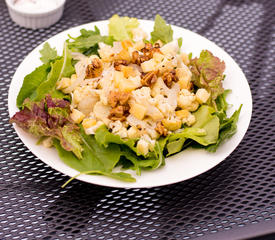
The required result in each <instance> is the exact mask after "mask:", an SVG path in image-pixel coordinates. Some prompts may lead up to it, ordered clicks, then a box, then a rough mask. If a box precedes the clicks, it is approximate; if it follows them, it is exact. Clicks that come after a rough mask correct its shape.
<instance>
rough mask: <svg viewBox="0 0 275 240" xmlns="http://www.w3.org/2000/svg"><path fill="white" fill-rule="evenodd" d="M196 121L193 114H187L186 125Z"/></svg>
mask: <svg viewBox="0 0 275 240" xmlns="http://www.w3.org/2000/svg"><path fill="white" fill-rule="evenodd" d="M195 122H196V118H195V116H194V115H193V114H191V113H190V114H189V116H188V117H187V119H186V124H187V126H189V127H190V126H192V125H193V124H194V123H195Z"/></svg>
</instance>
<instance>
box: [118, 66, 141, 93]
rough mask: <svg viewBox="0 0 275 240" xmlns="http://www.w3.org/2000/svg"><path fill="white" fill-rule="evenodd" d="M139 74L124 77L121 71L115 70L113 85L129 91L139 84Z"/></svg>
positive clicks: (123, 90)
mask: <svg viewBox="0 0 275 240" xmlns="http://www.w3.org/2000/svg"><path fill="white" fill-rule="evenodd" d="M140 81H141V79H140V76H135V77H132V76H130V77H129V78H125V77H124V74H123V72H120V71H115V73H114V86H115V87H116V88H118V89H119V90H120V91H122V92H131V91H133V90H134V89H136V88H138V87H140V86H141V83H140Z"/></svg>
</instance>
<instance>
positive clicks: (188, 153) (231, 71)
mask: <svg viewBox="0 0 275 240" xmlns="http://www.w3.org/2000/svg"><path fill="white" fill-rule="evenodd" d="M95 25H96V26H97V27H98V28H99V29H100V31H101V34H103V35H107V34H108V21H100V22H93V23H89V24H85V25H81V26H78V27H75V28H72V29H69V30H66V31H64V32H61V33H59V34H57V35H55V36H54V37H52V38H50V39H49V40H48V41H47V42H49V44H50V45H51V46H52V47H56V49H57V50H58V53H59V54H60V55H61V54H62V48H63V43H64V41H65V40H66V39H67V38H68V34H70V35H71V36H78V35H79V34H80V33H79V30H80V29H82V28H86V29H94V26H95ZM153 25H154V22H153V21H146V20H140V26H141V27H142V28H143V29H144V30H145V31H147V33H148V34H149V33H150V32H151V31H152V29H153ZM172 28H173V30H174V39H176V38H179V37H182V38H183V42H182V50H183V51H184V52H186V53H189V52H192V53H193V56H199V54H200V52H201V50H203V49H208V50H210V51H211V52H212V53H213V54H214V55H215V56H218V57H219V58H220V59H222V60H223V61H224V62H225V63H226V70H225V74H226V78H225V81H224V88H225V89H227V88H229V89H232V93H231V94H230V96H229V97H228V102H229V103H231V104H233V107H232V108H231V109H230V110H229V112H228V114H231V113H232V112H233V111H234V110H236V109H237V108H238V107H239V106H240V104H243V108H242V111H241V114H240V117H239V121H238V131H237V133H236V134H235V135H234V136H233V137H232V138H230V139H229V140H227V141H226V142H224V143H223V144H222V145H221V146H220V147H219V148H218V150H217V152H215V153H208V152H206V151H205V150H202V149H186V150H184V151H182V152H180V153H178V154H176V155H174V156H171V157H169V158H167V159H166V165H165V166H164V167H162V168H160V169H157V170H154V171H142V173H141V176H136V182H135V183H127V182H122V181H119V180H115V179H112V178H108V177H105V176H97V175H81V176H79V177H78V178H77V179H79V180H82V181H85V182H88V183H93V184H97V185H103V186H109V187H121V188H147V187H156V186H162V185H167V184H172V183H176V182H181V181H184V180H186V179H189V178H192V177H195V176H197V175H199V174H201V173H204V172H206V171H208V170H209V169H211V168H213V167H214V166H216V165H217V164H219V163H220V162H221V161H223V160H224V159H225V158H226V157H227V156H228V155H229V154H230V153H231V152H232V151H233V150H234V149H235V148H236V147H237V146H238V144H239V143H240V142H241V140H242V138H243V137H244V135H245V132H246V130H247V128H248V126H249V122H250V119H251V113H252V97H251V92H250V88H249V85H248V82H247V80H246V78H245V75H244V74H243V72H242V70H241V69H240V67H239V66H238V65H237V63H236V62H235V61H234V60H233V59H232V58H231V57H230V56H229V55H228V54H227V53H226V52H225V51H224V50H222V49H221V48H220V47H218V46H217V45H216V44H214V43H213V42H211V41H209V40H207V39H206V38H204V37H202V36H200V35H198V34H196V33H194V32H191V31H189V30H186V29H183V28H180V27H177V26H172ZM43 44H44V43H42V44H40V45H39V46H38V47H36V48H35V49H34V50H33V51H32V52H31V53H30V54H29V55H28V56H27V57H26V58H25V59H24V61H23V62H22V63H21V64H20V66H19V67H18V69H17V70H16V72H15V74H14V76H13V79H12V82H11V85H10V89H9V99H8V106H9V114H10V116H13V115H14V114H15V112H17V111H18V108H17V107H16V97H17V94H18V92H19V90H20V88H21V85H22V82H23V78H24V76H26V75H27V74H29V73H30V72H32V71H33V70H34V69H35V68H36V67H38V66H39V65H41V64H42V63H41V61H40V60H39V58H40V53H39V50H40V49H41V48H42V46H43ZM14 128H15V130H16V132H17V134H18V136H19V137H20V139H21V140H22V141H23V143H24V144H25V145H26V146H27V147H28V148H29V149H30V150H31V152H32V153H33V154H34V155H36V156H37V157H38V158H40V159H41V160H42V161H43V162H44V163H46V164H47V165H49V166H51V167H52V168H54V169H56V170H57V171H59V172H62V173H64V174H66V175H68V176H70V177H73V176H75V175H76V174H78V172H77V171H76V170H74V169H72V168H70V167H68V166H67V165H65V164H64V163H63V162H62V161H61V160H60V159H59V157H58V154H57V151H56V150H55V149H54V148H51V149H47V148H44V147H43V146H38V145H36V142H37V139H36V138H35V137H33V136H32V135H30V134H28V133H27V132H25V131H23V130H22V129H20V128H19V127H17V126H16V125H14Z"/></svg>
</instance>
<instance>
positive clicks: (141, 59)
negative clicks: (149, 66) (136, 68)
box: [132, 51, 150, 65]
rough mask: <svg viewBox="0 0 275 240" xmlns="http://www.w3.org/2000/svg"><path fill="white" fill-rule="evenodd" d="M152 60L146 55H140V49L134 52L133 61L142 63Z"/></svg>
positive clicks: (138, 63)
mask: <svg viewBox="0 0 275 240" xmlns="http://www.w3.org/2000/svg"><path fill="white" fill-rule="evenodd" d="M148 60H150V59H149V58H148V57H146V56H142V55H139V53H138V51H134V52H133V53H132V63H134V64H137V65H140V64H141V63H143V62H145V61H148Z"/></svg>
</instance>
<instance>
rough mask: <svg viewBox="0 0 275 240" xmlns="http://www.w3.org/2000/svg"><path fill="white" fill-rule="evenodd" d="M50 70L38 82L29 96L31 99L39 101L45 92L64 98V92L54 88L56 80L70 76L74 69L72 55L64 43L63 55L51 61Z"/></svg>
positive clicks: (54, 96)
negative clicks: (41, 80)
mask: <svg viewBox="0 0 275 240" xmlns="http://www.w3.org/2000/svg"><path fill="white" fill-rule="evenodd" d="M50 64H51V70H50V72H49V74H48V76H47V79H46V80H44V81H43V82H41V83H40V85H39V86H37V88H36V89H35V90H34V91H33V93H32V94H31V96H30V99H31V100H32V101H41V100H42V99H43V98H45V96H46V95H47V94H50V95H51V96H52V98H64V97H65V94H63V93H62V92H61V91H59V90H57V89H56V88H55V85H56V82H57V81H59V80H60V79H61V78H62V77H70V76H71V75H72V74H73V73H74V72H75V71H74V67H73V66H72V56H71V54H70V52H69V49H68V47H67V45H66V43H65V45H64V50H63V56H62V57H61V58H59V59H57V60H55V61H54V62H51V63H50Z"/></svg>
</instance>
